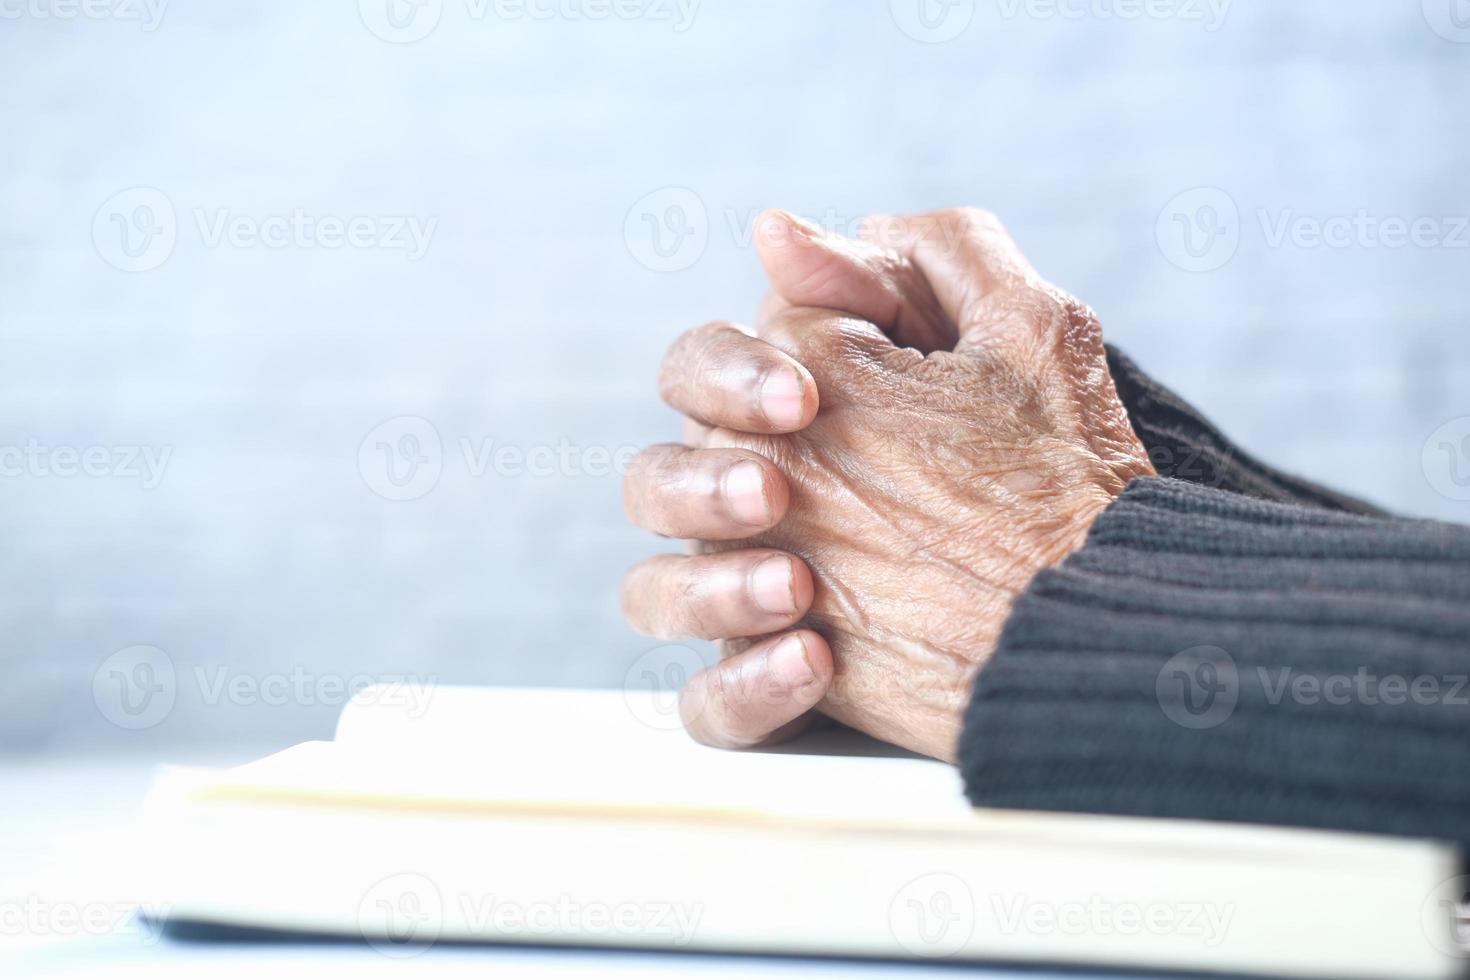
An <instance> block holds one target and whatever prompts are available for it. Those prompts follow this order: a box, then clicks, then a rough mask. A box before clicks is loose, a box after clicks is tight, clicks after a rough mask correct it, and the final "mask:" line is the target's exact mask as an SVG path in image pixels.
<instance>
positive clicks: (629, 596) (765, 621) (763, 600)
mask: <svg viewBox="0 0 1470 980" xmlns="http://www.w3.org/2000/svg"><path fill="white" fill-rule="evenodd" d="M814 592H815V586H814V585H813V583H812V573H811V570H810V569H808V568H807V567H806V563H805V562H803V561H802V560H801V559H800V558H797V557H795V556H794V555H788V554H786V553H785V552H784V551H775V550H773V549H770V548H752V549H747V550H742V551H726V552H723V553H720V554H713V555H658V556H656V557H654V558H650V559H648V560H647V561H644V562H642V563H640V564H638V565H635V566H634V567H633V569H632V570H631V571H629V572H628V574H627V576H626V577H625V578H624V579H623V615H624V616H626V617H627V619H628V622H629V623H630V624H632V626H633V628H634V629H636V630H638V631H639V632H640V633H646V634H648V635H649V636H656V637H659V638H660V639H666V640H686V639H699V640H719V639H725V638H727V637H732V636H760V635H762V634H764V633H774V632H776V631H777V630H782V629H786V628H787V627H789V626H791V625H792V624H793V623H795V622H796V621H797V620H799V619H801V617H802V616H804V615H806V611H807V610H808V609H810V608H811V604H812V596H813V594H814Z"/></svg>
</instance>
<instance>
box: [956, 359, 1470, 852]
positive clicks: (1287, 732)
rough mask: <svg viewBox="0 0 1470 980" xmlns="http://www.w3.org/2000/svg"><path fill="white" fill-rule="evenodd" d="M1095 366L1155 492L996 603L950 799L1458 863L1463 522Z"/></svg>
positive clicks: (1130, 495) (1468, 675)
mask: <svg viewBox="0 0 1470 980" xmlns="http://www.w3.org/2000/svg"><path fill="white" fill-rule="evenodd" d="M1109 355H1110V356H1109V360H1110V366H1111V367H1112V369H1113V375H1114V380H1115V383H1116V384H1117V387H1118V391H1119V394H1120V396H1121V397H1122V399H1123V401H1124V405H1125V406H1126V407H1127V409H1128V411H1129V414H1130V416H1131V418H1132V421H1133V426H1134V429H1135V431H1136V432H1137V433H1138V435H1139V437H1140V439H1141V440H1142V441H1143V443H1144V445H1145V447H1146V448H1147V449H1148V450H1149V453H1150V456H1151V458H1153V460H1154V464H1155V468H1156V469H1158V471H1159V474H1160V475H1159V477H1156V478H1155V477H1150V478H1146V479H1140V480H1136V481H1134V482H1133V483H1132V484H1131V485H1130V486H1129V487H1128V488H1127V489H1126V490H1125V491H1124V493H1123V494H1122V496H1121V497H1119V499H1118V500H1117V501H1115V502H1114V503H1113V505H1112V506H1111V507H1109V508H1108V510H1107V511H1105V512H1104V513H1103V514H1102V516H1101V517H1100V518H1099V519H1098V520H1097V522H1096V523H1095V524H1094V526H1093V528H1092V531H1091V533H1090V535H1089V537H1088V540H1087V543H1086V545H1085V546H1084V547H1083V548H1082V549H1081V550H1079V551H1077V552H1076V553H1074V554H1073V555H1071V556H1070V557H1069V558H1068V559H1067V560H1066V561H1064V562H1063V563H1062V564H1061V565H1059V566H1058V567H1056V568H1052V569H1048V570H1046V571H1043V572H1041V573H1040V574H1039V575H1037V576H1036V578H1035V579H1034V580H1033V581H1032V583H1031V584H1030V586H1029V587H1028V588H1027V590H1026V591H1025V592H1024V593H1023V594H1022V595H1021V596H1020V597H1019V598H1018V600H1017V601H1016V603H1015V606H1014V607H1013V609H1012V612H1011V615H1010V617H1009V619H1008V621H1007V623H1006V627H1005V630H1004V633H1003V635H1002V639H1001V641H1000V644H999V647H998V649H997V651H996V652H995V654H994V656H993V657H992V658H991V659H990V660H989V661H988V662H987V663H986V665H985V667H984V668H983V669H982V670H981V671H980V673H979V675H978V677H977V680H976V684H975V690H974V693H973V696H972V699H971V703H970V705H969V708H968V711H967V714H966V719H965V729H964V735H963V738H962V741H961V745H960V756H961V766H962V769H963V772H964V776H965V781H966V786H967V789H968V793H969V796H970V798H971V800H972V801H973V802H974V803H976V804H977V805H984V806H995V807H1015V808H1025V809H1041V810H1066V811H1080V812H1091V813H1115V814H1132V815H1141V816H1166V817H1182V818H1198V819H1212V820H1234V821H1244V822H1261V823H1272V824H1282V825H1295V826H1305V827H1320V828H1334V829H1342V830H1357V831H1368V832H1378V833H1387V834H1399V835H1412V836H1428V837H1436V838H1442V839H1447V840H1453V841H1457V842H1459V843H1461V844H1462V845H1466V846H1470V528H1466V527H1460V526H1455V525H1449V524H1441V523H1435V522H1431V521H1418V520H1400V519H1394V518H1390V517H1387V516H1385V515H1383V514H1382V513H1381V512H1379V511H1377V510H1376V509H1375V508H1372V507H1371V506H1369V505H1367V504H1364V503H1362V502H1360V501H1356V500H1352V499H1351V498H1348V497H1345V496H1343V495H1341V494H1337V493H1334V492H1332V491H1330V490H1326V489H1324V488H1321V487H1316V486H1313V485H1312V484H1310V483H1307V482H1306V481H1302V480H1298V479H1295V478H1292V477H1289V476H1286V475H1284V474H1281V473H1279V472H1277V471H1275V470H1273V469H1271V468H1270V467H1267V466H1265V465H1263V464H1261V463H1259V462H1257V461H1255V460H1254V459H1252V458H1251V457H1250V456H1248V455H1247V454H1245V453H1243V452H1241V451H1240V450H1239V449H1238V448H1236V447H1234V446H1233V445H1231V444H1230V442H1229V441H1228V440H1226V439H1225V437H1224V436H1222V435H1221V434H1220V433H1219V432H1218V430H1216V429H1215V428H1214V427H1213V426H1211V425H1210V424H1209V423H1208V422H1206V421H1205V420H1204V419H1202V418H1201V417H1200V416H1199V414H1198V413H1197V412H1195V411H1194V410H1193V409H1192V408H1190V407H1189V406H1188V405H1187V404H1186V403H1185V402H1183V401H1182V400H1181V399H1179V398H1178V397H1177V396H1176V395H1174V394H1173V393H1172V392H1169V391H1168V390H1167V389H1164V388H1162V387H1161V386H1159V385H1157V384H1156V383H1155V382H1153V381H1151V380H1149V379H1148V378H1147V377H1145V376H1144V375H1143V374H1142V373H1141V372H1140V371H1139V370H1138V369H1137V368H1136V367H1135V366H1134V365H1133V364H1132V363H1131V362H1130V361H1128V360H1127V359H1126V358H1124V357H1123V356H1122V355H1121V354H1119V353H1117V352H1116V351H1110V352H1109Z"/></svg>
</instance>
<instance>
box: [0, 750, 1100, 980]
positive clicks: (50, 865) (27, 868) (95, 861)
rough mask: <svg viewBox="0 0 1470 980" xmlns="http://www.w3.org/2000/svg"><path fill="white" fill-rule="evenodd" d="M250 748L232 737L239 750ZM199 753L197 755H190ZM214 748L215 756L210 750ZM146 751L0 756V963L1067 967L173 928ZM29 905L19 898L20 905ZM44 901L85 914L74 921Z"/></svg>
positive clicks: (482, 970)
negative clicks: (172, 932)
mask: <svg viewBox="0 0 1470 980" xmlns="http://www.w3.org/2000/svg"><path fill="white" fill-rule="evenodd" d="M251 754H258V753H252V752H251V751H250V750H242V757H248V756H250V755H251ZM186 761H195V760H186ZM212 761H216V762H218V761H220V760H212ZM152 772H153V763H151V762H148V761H144V760H140V759H133V758H127V757H124V758H118V759H107V758H101V759H98V758H91V759H86V760H77V761H71V762H56V761H50V762H47V763H45V764H42V763H39V762H33V763H25V762H14V761H12V762H0V799H3V800H5V801H6V805H5V806H4V807H3V809H0V907H3V908H5V909H6V913H5V915H4V916H3V917H0V977H4V978H5V980H12V978H19V977H47V978H70V977H88V978H90V977H98V976H104V977H133V976H137V977H147V978H149V980H169V978H174V977H179V978H184V977H187V978H189V980H195V978H202V977H208V978H210V980H222V978H229V977H236V976H239V977H251V978H257V977H270V978H273V980H279V978H285V977H296V976H312V977H323V976H338V975H348V976H352V977H366V978H372V977H377V976H387V975H390V974H391V975H395V976H401V975H405V974H407V975H412V976H415V977H466V976H474V977H477V978H483V977H501V976H506V977H527V976H536V977H553V978H580V977H596V978H599V980H607V978H612V980H616V978H620V977H630V978H631V977H677V976H688V975H695V974H697V975H700V976H709V977H743V976H755V975H760V976H793V977H810V978H814V980H815V978H828V977H832V978H837V977H842V978H845V980H869V978H872V980H877V978H886V977H900V976H902V977H924V976H930V977H947V976H957V975H963V976H977V977H986V978H1010V977H1016V978H1019V977H1026V978H1029V980H1047V978H1050V977H1060V976H1077V974H1075V973H1068V974H1058V973H1049V972H1037V971H1032V970H1025V971H1017V970H1007V969H998V968H997V969H991V968H985V967H978V966H968V965H956V964H942V963H932V964H931V963H869V962H851V961H841V960H821V959H786V958H774V957H742V956H724V955H703V954H676V953H643V952H626V951H608V950H571V949H546V948H512V947H490V946H483V947H464V946H459V947H452V946H440V947H433V948H429V949H427V950H425V951H424V952H423V953H422V954H421V955H417V956H413V957H411V958H407V959H399V958H389V957H386V956H384V955H382V954H380V953H378V952H376V951H375V950H373V949H372V948H370V947H367V946H359V945H353V944H272V943H202V942H182V941H177V940H172V939H168V938H164V937H161V936H159V935H158V934H157V932H156V931H154V930H151V929H150V928H148V927H147V926H146V925H142V924H140V923H139V922H138V920H137V919H136V918H135V917H134V916H133V915H132V911H133V909H134V908H135V907H136V906H137V904H138V903H139V901H140V900H141V897H140V896H139V895H138V894H137V893H136V880H137V879H136V875H134V874H130V872H129V870H128V869H129V868H130V867H136V862H137V861H138V860H139V859H146V855H139V854H137V853H135V849H134V848H132V845H131V843H130V841H131V838H130V836H129V834H128V828H129V824H130V821H131V820H132V818H133V816H134V814H135V813H136V810H137V807H138V805H139V804H140V802H141V801H142V798H143V795H144V793H145V792H146V790H147V787H148V783H149V779H150V777H151V774H152ZM28 909H29V910H30V911H27V910H28ZM53 913H61V914H71V915H75V916H78V917H87V918H92V917H95V919H94V921H95V922H97V923H99V925H95V926H84V925H78V924H75V923H69V922H65V921H62V922H61V923H60V924H57V925H48V924H47V923H46V921H44V920H43V919H42V918H41V916H43V915H44V916H50V915H51V914H53Z"/></svg>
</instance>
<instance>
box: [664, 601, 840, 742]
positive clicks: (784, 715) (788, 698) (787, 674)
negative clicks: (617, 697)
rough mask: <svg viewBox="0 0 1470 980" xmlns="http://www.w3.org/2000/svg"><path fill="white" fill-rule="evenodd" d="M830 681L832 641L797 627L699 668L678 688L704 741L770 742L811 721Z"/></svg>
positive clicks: (688, 725)
mask: <svg viewBox="0 0 1470 980" xmlns="http://www.w3.org/2000/svg"><path fill="white" fill-rule="evenodd" d="M831 682H832V651H831V649H830V648H828V646H827V641H826V640H824V639H822V637H821V636H820V635H819V634H817V633H814V632H812V631H811V630H798V631H797V632H795V633H788V634H786V635H785V636H779V637H775V638H772V639H769V640H762V641H760V642H759V643H756V644H754V645H753V646H751V647H750V648H749V649H748V650H745V651H744V652H742V653H738V654H736V655H735V656H733V657H730V658H729V659H727V660H723V661H721V662H720V663H718V664H715V665H714V666H712V667H707V668H705V669H704V670H703V671H701V672H700V673H698V674H696V675H695V676H694V677H693V678H692V679H691V680H690V681H689V683H688V684H687V685H685V687H684V690H683V691H681V692H680V694H679V715H680V717H681V718H682V719H683V721H684V727H685V729H686V730H688V732H689V734H690V735H691V736H693V737H694V739H695V740H696V741H698V742H702V743H704V744H705V745H714V746H717V747H720V748H727V749H740V748H751V747H754V746H757V745H770V744H774V743H776V742H780V741H784V740H785V739H788V738H790V737H791V736H793V735H795V734H797V733H799V732H800V731H801V730H802V729H804V728H806V727H807V725H808V724H809V723H810V721H811V719H812V713H811V709H812V708H813V707H815V706H816V704H817V703H818V702H819V701H821V699H822V697H823V695H825V694H826V692H827V688H828V686H829V685H830V684H831Z"/></svg>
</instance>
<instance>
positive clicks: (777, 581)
mask: <svg viewBox="0 0 1470 980" xmlns="http://www.w3.org/2000/svg"><path fill="white" fill-rule="evenodd" d="M750 591H751V594H752V595H753V596H754V598H755V604H756V605H757V606H760V607H761V608H762V609H764V610H765V611H766V612H768V613H774V614H777V615H782V616H789V615H791V614H792V613H794V612H796V594H795V592H794V591H793V590H792V588H791V560H790V559H789V558H782V557H777V558H767V559H766V560H765V561H763V562H761V563H760V564H759V565H757V566H755V569H754V570H753V571H752V572H751V573H750Z"/></svg>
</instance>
